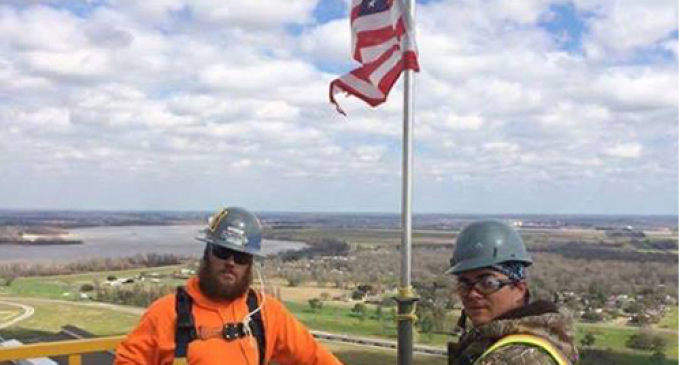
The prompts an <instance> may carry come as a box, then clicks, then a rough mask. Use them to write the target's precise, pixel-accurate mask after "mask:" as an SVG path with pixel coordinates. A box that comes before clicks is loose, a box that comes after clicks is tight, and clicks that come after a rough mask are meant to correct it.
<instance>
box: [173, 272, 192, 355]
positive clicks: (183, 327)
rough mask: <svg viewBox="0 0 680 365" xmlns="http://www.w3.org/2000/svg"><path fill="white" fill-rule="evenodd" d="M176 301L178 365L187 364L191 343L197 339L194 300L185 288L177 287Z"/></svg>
mask: <svg viewBox="0 0 680 365" xmlns="http://www.w3.org/2000/svg"><path fill="white" fill-rule="evenodd" d="M176 298H177V299H176V301H175V312H176V313H177V328H176V330H175V361H174V363H175V364H176V365H178V364H183V363H186V357H187V349H188V348H189V343H190V342H191V341H193V340H195V339H196V337H197V336H196V326H195V324H194V316H193V314H192V313H191V308H192V307H193V303H194V302H193V300H192V299H191V296H190V295H189V294H188V293H187V292H186V290H184V287H182V286H178V287H177V296H176Z"/></svg>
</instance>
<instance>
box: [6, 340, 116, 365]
mask: <svg viewBox="0 0 680 365" xmlns="http://www.w3.org/2000/svg"><path fill="white" fill-rule="evenodd" d="M123 339H125V336H116V337H102V338H88V339H83V340H68V341H57V342H42V343H33V344H28V345H21V346H11V347H0V362H2V361H9V360H20V359H31V358H35V357H50V356H68V364H69V365H81V363H82V361H81V355H83V354H88V353H92V352H101V351H108V350H115V349H116V347H117V346H118V344H119V343H121V341H123Z"/></svg>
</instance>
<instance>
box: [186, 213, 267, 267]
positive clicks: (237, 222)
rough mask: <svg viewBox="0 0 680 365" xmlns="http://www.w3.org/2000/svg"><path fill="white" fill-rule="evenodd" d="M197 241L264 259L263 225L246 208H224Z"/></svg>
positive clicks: (212, 219) (211, 218)
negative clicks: (262, 249)
mask: <svg viewBox="0 0 680 365" xmlns="http://www.w3.org/2000/svg"><path fill="white" fill-rule="evenodd" d="M196 239H197V240H199V241H203V242H207V243H209V244H212V245H216V246H222V247H226V248H228V249H231V250H235V251H240V252H245V253H248V254H251V255H254V256H259V257H262V256H263V255H262V253H261V252H260V249H261V243H262V225H261V224H260V220H259V219H257V216H255V214H253V213H251V212H249V211H248V210H247V209H244V208H237V207H232V208H224V209H222V210H220V211H219V212H217V213H215V215H213V216H212V217H210V219H209V220H208V227H206V228H205V229H204V230H202V231H201V235H200V236H198V237H196Z"/></svg>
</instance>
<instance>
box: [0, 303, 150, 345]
mask: <svg viewBox="0 0 680 365" xmlns="http://www.w3.org/2000/svg"><path fill="white" fill-rule="evenodd" d="M16 302H17V303H21V304H26V305H29V306H31V307H33V308H34V309H35V313H34V314H33V316H31V317H30V318H28V319H26V320H23V321H21V322H19V323H17V324H15V325H14V326H11V327H8V328H4V329H2V330H0V333H2V336H3V337H5V338H18V339H24V338H31V337H40V336H44V335H46V334H50V333H56V332H59V330H60V329H61V327H62V326H64V325H74V326H77V327H80V328H82V329H84V330H87V331H89V332H92V333H93V334H95V335H98V336H112V335H122V334H125V333H127V332H128V331H129V330H130V329H131V328H133V326H135V325H136V324H137V323H138V322H139V315H137V314H129V313H119V312H116V311H113V310H111V309H107V308H93V307H89V306H85V305H81V304H79V303H55V302H46V301H39V300H30V299H21V300H16Z"/></svg>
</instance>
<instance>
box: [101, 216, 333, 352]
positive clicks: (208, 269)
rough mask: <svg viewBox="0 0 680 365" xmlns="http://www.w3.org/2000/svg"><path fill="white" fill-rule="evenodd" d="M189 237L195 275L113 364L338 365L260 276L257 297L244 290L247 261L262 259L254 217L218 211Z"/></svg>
mask: <svg viewBox="0 0 680 365" xmlns="http://www.w3.org/2000/svg"><path fill="white" fill-rule="evenodd" d="M196 238H197V239H198V240H200V241H203V242H205V243H206V246H205V249H204V251H203V258H202V259H201V263H200V267H199V271H198V276H197V277H192V278H190V279H189V280H188V281H187V284H186V286H185V287H179V288H178V289H177V293H175V294H171V295H167V296H165V297H163V298H160V299H159V300H157V301H156V302H154V303H153V304H152V305H151V306H150V307H149V309H148V310H147V311H146V313H145V314H144V316H143V317H142V319H141V321H140V323H139V325H138V326H137V328H135V329H134V330H133V331H132V332H131V333H130V334H129V335H128V337H127V338H126V339H125V341H123V342H122V343H121V344H120V346H119V347H118V349H117V352H116V360H115V363H114V364H115V365H170V364H172V365H183V364H195V365H218V364H220V365H222V364H230V365H241V364H243V365H257V364H260V365H263V364H267V363H269V362H270V361H275V362H276V363H278V364H281V365H294V364H301V365H304V364H310V365H312V364H314V365H341V363H340V361H338V359H337V358H335V356H333V355H332V354H331V353H330V352H329V351H328V350H326V349H325V348H324V347H323V346H321V345H320V344H319V343H317V341H316V340H315V339H314V338H313V337H312V335H311V334H310V333H309V332H308V331H307V329H306V328H305V327H304V326H303V325H302V324H301V323H300V322H298V321H297V320H296V319H295V318H294V317H293V316H292V315H291V314H290V313H289V312H288V311H287V310H286V308H285V307H284V306H283V305H282V304H281V303H280V302H279V301H277V300H276V299H275V298H273V297H271V296H269V295H266V294H265V293H264V291H263V286H262V277H260V290H259V293H258V292H256V291H255V290H253V289H251V283H252V277H253V267H255V263H254V261H253V259H254V257H262V254H261V252H260V243H261V241H262V232H261V224H260V221H259V220H258V219H257V217H256V216H255V215H254V214H252V213H250V212H249V211H247V210H245V209H242V208H226V209H223V210H221V211H220V212H218V213H217V214H215V215H214V216H212V217H211V218H210V221H209V223H208V227H207V228H206V229H205V230H204V231H202V234H201V236H199V237H196ZM256 269H257V268H256ZM258 274H259V270H258Z"/></svg>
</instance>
